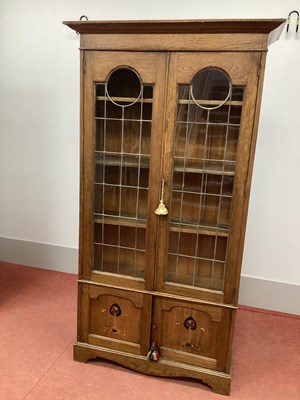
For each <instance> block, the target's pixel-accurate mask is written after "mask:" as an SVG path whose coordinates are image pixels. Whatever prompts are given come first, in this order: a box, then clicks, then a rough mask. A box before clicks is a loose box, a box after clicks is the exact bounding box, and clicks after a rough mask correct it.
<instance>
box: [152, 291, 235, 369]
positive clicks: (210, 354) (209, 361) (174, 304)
mask: <svg viewBox="0 0 300 400" xmlns="http://www.w3.org/2000/svg"><path fill="white" fill-rule="evenodd" d="M231 319H232V310H231V309H227V308H223V307H219V306H213V305H206V304H199V303H196V304H195V303H192V302H185V301H179V300H178V301H177V300H172V299H166V298H156V299H155V315H154V323H155V326H156V329H155V341H156V344H157V346H158V347H159V350H160V356H161V357H165V358H168V359H170V360H174V361H175V360H176V361H180V362H184V363H187V364H191V365H195V366H199V367H204V368H209V369H214V370H217V371H224V372H227V370H228V368H229V366H228V365H226V364H227V362H229V361H227V360H228V359H229V357H228V352H229V348H230V346H229V337H230V327H231Z"/></svg>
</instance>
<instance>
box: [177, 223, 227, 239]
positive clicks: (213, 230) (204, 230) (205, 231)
mask: <svg viewBox="0 0 300 400" xmlns="http://www.w3.org/2000/svg"><path fill="white" fill-rule="evenodd" d="M170 231H171V232H183V233H191V234H197V233H198V234H199V235H207V236H223V237H228V234H229V230H228V227H225V226H222V227H218V228H217V227H215V226H208V225H194V224H178V223H176V222H170Z"/></svg>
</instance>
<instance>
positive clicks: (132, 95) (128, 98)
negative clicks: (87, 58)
mask: <svg viewBox="0 0 300 400" xmlns="http://www.w3.org/2000/svg"><path fill="white" fill-rule="evenodd" d="M106 90H107V96H108V97H109V99H110V100H111V101H112V102H113V103H114V104H116V105H117V106H120V107H129V106H132V105H133V104H134V103H136V102H137V101H138V99H139V98H140V97H141V93H142V85H141V81H140V78H139V77H138V75H137V74H136V73H135V72H134V71H133V70H132V69H129V68H119V69H117V70H115V71H113V72H112V74H111V75H110V76H109V78H108V82H107V89H106Z"/></svg>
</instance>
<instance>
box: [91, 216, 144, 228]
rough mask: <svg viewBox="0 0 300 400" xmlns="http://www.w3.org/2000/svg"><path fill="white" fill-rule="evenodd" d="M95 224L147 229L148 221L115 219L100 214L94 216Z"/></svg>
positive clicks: (128, 218) (124, 218) (127, 218)
mask: <svg viewBox="0 0 300 400" xmlns="http://www.w3.org/2000/svg"><path fill="white" fill-rule="evenodd" d="M94 223H95V224H105V225H116V226H127V227H134V228H146V227H147V221H146V220H144V219H136V218H130V217H113V216H106V215H100V214H94Z"/></svg>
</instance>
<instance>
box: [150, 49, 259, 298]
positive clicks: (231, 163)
mask: <svg viewBox="0 0 300 400" xmlns="http://www.w3.org/2000/svg"><path fill="white" fill-rule="evenodd" d="M260 57H261V56H260V54H259V53H230V54H226V53H203V54H197V53H172V54H171V56H170V64H169V80H168V93H167V98H168V103H167V112H166V115H167V125H166V131H165V140H164V141H165V153H164V165H163V170H162V171H163V172H162V179H163V180H164V204H165V205H166V206H167V208H168V211H169V213H168V215H161V216H160V217H159V238H158V244H157V246H158V263H157V277H156V288H157V290H159V291H165V292H168V293H174V294H178V295H184V296H189V297H195V298H199V299H206V300H210V301H214V302H226V303H233V302H234V301H235V300H234V288H235V286H236V282H237V281H238V275H239V273H240V271H239V268H240V251H241V246H240V241H242V239H241V238H243V235H244V227H243V209H244V200H245V185H246V180H247V172H248V164H249V153H250V146H251V140H252V130H253V120H254V112H255V106H256V93H257V84H258V74H257V71H258V67H259V64H260Z"/></svg>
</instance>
